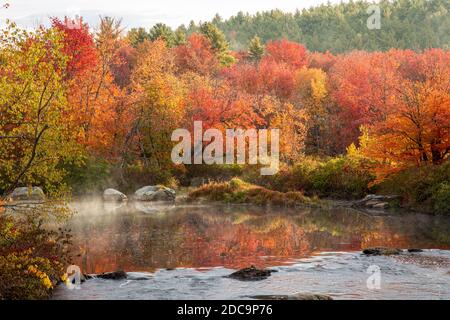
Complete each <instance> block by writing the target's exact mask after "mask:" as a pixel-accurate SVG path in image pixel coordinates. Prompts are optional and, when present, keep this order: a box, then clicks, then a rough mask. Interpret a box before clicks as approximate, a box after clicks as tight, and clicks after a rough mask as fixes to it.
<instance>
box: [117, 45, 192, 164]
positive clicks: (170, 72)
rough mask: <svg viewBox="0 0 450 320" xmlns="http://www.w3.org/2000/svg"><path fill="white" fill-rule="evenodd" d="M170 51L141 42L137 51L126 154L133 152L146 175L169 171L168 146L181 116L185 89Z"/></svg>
mask: <svg viewBox="0 0 450 320" xmlns="http://www.w3.org/2000/svg"><path fill="white" fill-rule="evenodd" d="M170 50H171V49H170V48H168V47H167V45H166V43H165V41H163V40H162V39H159V40H156V41H154V42H149V41H146V42H144V43H143V44H142V45H141V46H140V47H139V49H138V55H137V67H136V69H135V71H134V73H133V78H132V81H133V82H132V88H133V95H135V101H136V102H135V104H134V106H133V112H134V122H133V123H132V125H131V126H130V128H129V133H128V139H127V140H128V144H127V150H128V151H130V152H134V154H135V156H136V157H137V160H138V163H140V165H141V166H142V168H143V170H147V172H148V171H149V170H159V171H160V172H162V171H164V170H168V169H170V168H171V166H172V162H171V159H170V154H171V144H170V143H168V142H170V141H171V134H172V131H173V130H174V129H176V128H178V127H179V126H180V123H181V120H182V119H183V116H184V108H183V96H184V94H183V92H184V89H183V85H182V83H181V82H180V81H179V80H178V79H177V77H176V76H175V64H174V57H173V55H172V54H171V51H170ZM128 151H124V153H123V155H124V156H125V155H126V154H127V152H128ZM125 159H126V158H124V160H125ZM161 170H162V171H161Z"/></svg>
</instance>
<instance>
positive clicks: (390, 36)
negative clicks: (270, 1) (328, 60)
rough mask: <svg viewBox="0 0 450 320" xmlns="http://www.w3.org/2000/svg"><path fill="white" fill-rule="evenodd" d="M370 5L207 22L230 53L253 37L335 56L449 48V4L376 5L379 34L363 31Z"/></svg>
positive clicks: (416, 0) (402, 1) (415, 0)
mask: <svg viewBox="0 0 450 320" xmlns="http://www.w3.org/2000/svg"><path fill="white" fill-rule="evenodd" d="M370 5H371V2H367V1H357V2H350V3H342V4H337V5H332V4H326V5H321V6H318V7H314V8H310V9H304V10H302V11H297V12H296V13H284V12H282V11H279V10H272V11H268V12H261V13H257V14H255V15H250V14H246V13H242V12H239V13H238V14H237V15H236V16H233V17H231V18H229V19H227V20H222V18H221V17H220V16H219V15H217V16H216V17H215V18H214V19H213V20H212V23H214V24H215V25H217V26H218V27H219V28H220V29H221V30H222V31H223V32H224V33H225V35H226V36H227V37H228V40H229V41H230V43H231V47H232V48H233V49H245V48H247V46H248V43H249V41H250V40H251V39H252V38H253V37H254V36H255V35H258V36H259V37H260V38H261V39H262V40H263V41H264V42H267V41H269V40H275V39H281V38H287V39H289V40H292V41H296V42H300V43H303V44H305V45H306V46H307V48H308V49H309V50H311V51H327V50H329V51H331V52H334V53H339V52H345V51H350V50H354V49H362V50H368V51H375V50H383V51H384V50H387V49H390V48H399V49H413V50H422V49H425V48H431V47H433V48H437V47H439V48H445V49H450V1H448V0H397V1H381V2H379V6H380V8H381V28H380V29H379V30H377V29H374V30H370V29H369V28H368V27H367V19H368V17H369V15H370V14H368V13H367V9H368V7H369V6H370ZM183 29H184V28H183ZM197 29H198V24H195V23H193V22H191V24H190V25H189V26H187V28H186V29H184V30H187V33H188V34H189V33H192V32H195V31H197Z"/></svg>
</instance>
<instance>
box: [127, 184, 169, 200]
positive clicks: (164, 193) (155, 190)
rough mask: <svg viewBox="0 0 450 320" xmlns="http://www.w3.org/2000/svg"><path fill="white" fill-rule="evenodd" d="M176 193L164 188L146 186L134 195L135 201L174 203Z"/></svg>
mask: <svg viewBox="0 0 450 320" xmlns="http://www.w3.org/2000/svg"><path fill="white" fill-rule="evenodd" d="M175 195H176V192H175V190H173V189H170V188H167V187H164V186H146V187H143V188H140V189H139V190H137V191H136V192H135V193H134V199H135V200H137V201H174V200H175Z"/></svg>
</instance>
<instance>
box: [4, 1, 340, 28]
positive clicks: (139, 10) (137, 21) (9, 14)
mask: <svg viewBox="0 0 450 320" xmlns="http://www.w3.org/2000/svg"><path fill="white" fill-rule="evenodd" d="M5 2H8V3H9V4H10V7H9V8H8V9H7V10H5V9H0V24H3V23H4V20H5V19H6V18H9V19H11V20H14V21H16V22H17V23H18V24H19V25H21V26H22V27H35V26H37V25H39V24H42V23H47V21H48V17H50V16H59V17H63V16H66V15H67V16H75V15H76V14H80V15H82V16H84V17H85V18H86V19H85V20H87V22H89V23H90V24H92V23H94V24H95V23H97V20H98V16H99V15H109V16H114V17H122V18H123V23H124V25H125V26H126V27H128V28H131V27H136V26H143V27H147V28H149V27H151V26H152V25H154V24H155V23H157V22H164V23H166V24H168V25H170V26H172V27H177V26H179V25H180V24H182V23H184V24H188V23H189V21H191V20H194V21H195V22H198V21H200V20H201V21H206V20H211V19H212V18H213V17H214V15H215V14H216V13H219V14H220V16H222V17H223V18H228V17H229V16H231V15H234V14H236V13H237V12H239V11H243V12H250V13H255V12H257V11H263V10H271V9H281V10H283V11H291V12H293V11H295V9H302V8H308V7H311V6H315V5H318V4H321V3H326V2H327V0H121V1H117V0H70V1H67V0H0V4H4V3H5ZM330 2H332V3H338V2H341V1H340V0H330Z"/></svg>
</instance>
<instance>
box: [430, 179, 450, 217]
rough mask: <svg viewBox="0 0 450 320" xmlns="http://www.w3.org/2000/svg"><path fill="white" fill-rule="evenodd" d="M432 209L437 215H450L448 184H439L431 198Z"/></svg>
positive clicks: (449, 185) (449, 190) (449, 189)
mask: <svg viewBox="0 0 450 320" xmlns="http://www.w3.org/2000/svg"><path fill="white" fill-rule="evenodd" d="M431 201H432V202H433V209H434V211H435V212H436V213H438V214H450V182H448V181H447V182H442V183H440V184H439V185H438V186H437V188H436V191H435V192H434V193H433V195H432V196H431Z"/></svg>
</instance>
